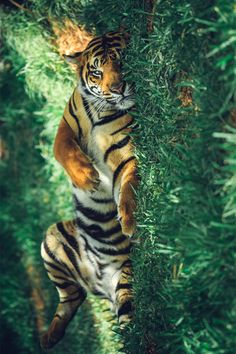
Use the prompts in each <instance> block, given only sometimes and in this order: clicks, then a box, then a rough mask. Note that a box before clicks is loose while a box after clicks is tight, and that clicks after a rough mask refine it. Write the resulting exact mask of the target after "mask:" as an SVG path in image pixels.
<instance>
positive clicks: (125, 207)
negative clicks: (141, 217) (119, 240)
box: [115, 159, 138, 236]
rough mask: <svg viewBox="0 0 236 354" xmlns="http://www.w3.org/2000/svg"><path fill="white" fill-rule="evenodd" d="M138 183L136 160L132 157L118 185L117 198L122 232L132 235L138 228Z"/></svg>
mask: <svg viewBox="0 0 236 354" xmlns="http://www.w3.org/2000/svg"><path fill="white" fill-rule="evenodd" d="M137 185H138V179H137V176H136V160H135V159H132V160H131V159H130V162H129V163H127V165H125V168H124V169H123V171H122V173H121V176H120V178H118V181H117V186H116V189H115V191H116V194H117V196H116V200H117V205H118V216H119V219H120V223H121V227H122V232H123V233H124V234H125V235H128V236H132V235H133V234H134V232H135V229H136V221H135V217H134V213H135V209H136V198H135V192H134V190H135V188H136V187H137Z"/></svg>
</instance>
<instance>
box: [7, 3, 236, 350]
mask: <svg viewBox="0 0 236 354" xmlns="http://www.w3.org/2000/svg"><path fill="white" fill-rule="evenodd" d="M0 25H1V29H0V30H1V32H0V34H1V37H0V40H1V46H0V55H1V58H0V88H1V91H0V171H1V205H0V220H1V228H0V232H1V257H0V262H1V275H0V297H1V300H0V304H1V308H0V312H1V318H0V325H1V331H0V341H1V349H0V352H1V354H13V353H14V354H31V353H34V354H39V353H42V350H41V348H40V346H39V336H40V334H41V333H42V332H44V331H45V330H46V328H47V326H48V324H49V322H50V320H51V318H52V315H53V313H54V310H55V307H56V304H57V293H56V290H55V288H53V286H52V284H51V283H50V281H49V280H48V278H47V275H46V272H45V271H44V268H43V264H42V261H41V258H40V243H41V241H42V238H43V235H44V234H45V231H46V229H47V228H48V226H49V225H50V224H52V223H54V222H56V221H59V220H64V219H70V218H72V217H73V203H72V198H71V192H70V186H69V182H68V180H67V177H66V175H65V173H64V172H63V171H62V168H61V167H60V166H59V165H58V164H57V163H56V161H55V159H54V157H53V153H52V146H53V142H54V137H55V134H56V130H57V127H58V124H59V121H60V119H61V116H62V113H63V110H64V106H65V103H66V101H67V100H68V98H69V97H70V95H71V92H72V90H73V88H74V86H75V84H76V77H75V73H74V71H73V67H69V66H68V64H66V63H65V62H64V61H63V59H62V55H63V54H64V53H67V54H69V53H71V52H73V51H78V50H83V48H84V47H85V46H86V44H87V43H88V41H89V40H90V39H91V38H92V37H93V36H95V35H99V34H102V33H105V32H108V31H110V30H116V29H118V28H119V26H120V25H123V26H125V28H126V29H127V31H128V32H129V33H130V34H131V39H130V44H129V47H128V48H127V50H126V53H125V57H124V70H125V75H126V79H127V80H128V81H130V82H133V83H134V84H135V90H136V111H135V112H134V113H133V115H134V118H135V122H136V128H135V130H134V133H133V135H134V139H135V142H136V155H137V158H138V161H139V175H140V178H141V182H140V187H139V189H138V191H137V199H138V211H137V221H138V230H137V233H136V235H135V239H136V240H137V241H138V242H137V243H136V245H135V247H134V250H133V252H132V261H133V265H134V279H133V288H134V294H135V307H136V312H135V319H134V323H133V324H132V326H131V327H130V328H129V329H127V330H126V332H125V334H124V336H123V337H121V336H120V333H119V330H118V327H117V323H116V321H114V320H113V319H112V317H111V315H110V312H109V311H108V305H107V303H106V302H104V301H101V300H98V299H96V298H94V297H89V299H88V301H86V303H85V304H83V306H82V307H81V309H80V310H79V312H78V314H77V316H76V317H75V318H74V319H73V321H72V322H71V324H70V326H69V329H68V331H67V333H66V336H65V337H64V340H63V341H62V342H61V343H60V344H58V345H57V347H56V348H55V349H53V350H52V351H51V353H52V354H53V353H57V354H62V353H65V352H66V353H68V354H75V353H76V354H87V353H89V354H90V353H91V354H116V353H132V354H139V353H140V354H155V353H158V354H159V353H160V354H165V353H166V354H170V353H180V354H182V353H189V354H190V353H191V354H196V353H201V354H210V353H216V354H230V353H235V348H236V329H235V322H236V300H235V299H236V297H235V284H236V278H235V270H236V267H235V266H236V222H235V217H236V105H235V98H236V96H235V88H236V3H235V1H232V0H224V1H223V0H213V1H212V0H211V1H210V0H204V1H203V0H194V1H193V0H192V1H191V0H181V1H173V0H165V1H164V0H163V1H162V0H143V1H141V0H126V1H124V0H113V1H112V0H107V1H103V0H64V1H63V0H52V1H49V0H26V1H22V0H19V1H13V0H9V1H8V0H4V1H2V2H1V5H0Z"/></svg>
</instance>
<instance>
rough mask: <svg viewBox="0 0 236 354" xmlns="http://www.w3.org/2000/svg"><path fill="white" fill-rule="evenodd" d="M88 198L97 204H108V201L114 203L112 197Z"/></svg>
mask: <svg viewBox="0 0 236 354" xmlns="http://www.w3.org/2000/svg"><path fill="white" fill-rule="evenodd" d="M90 199H91V200H92V201H93V202H95V203H98V204H108V203H114V202H115V201H114V199H99V198H94V197H90Z"/></svg>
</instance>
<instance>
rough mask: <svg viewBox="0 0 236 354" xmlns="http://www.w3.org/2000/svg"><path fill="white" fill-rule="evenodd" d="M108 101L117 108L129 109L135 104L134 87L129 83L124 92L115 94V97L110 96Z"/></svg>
mask: <svg viewBox="0 0 236 354" xmlns="http://www.w3.org/2000/svg"><path fill="white" fill-rule="evenodd" d="M107 102H108V103H109V104H111V105H112V106H113V108H116V109H121V110H125V109H129V108H131V107H133V106H134V103H135V102H134V92H133V87H132V86H131V85H129V84H126V85H125V89H124V91H123V93H120V94H115V95H113V97H111V98H108V99H107Z"/></svg>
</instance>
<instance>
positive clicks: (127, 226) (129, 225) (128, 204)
mask: <svg viewBox="0 0 236 354" xmlns="http://www.w3.org/2000/svg"><path fill="white" fill-rule="evenodd" d="M134 209H135V202H134V201H133V200H121V201H120V205H119V207H118V215H119V220H120V224H121V228H122V232H123V234H124V235H127V236H132V235H133V234H134V233H135V230H136V221H135V218H134Z"/></svg>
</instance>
